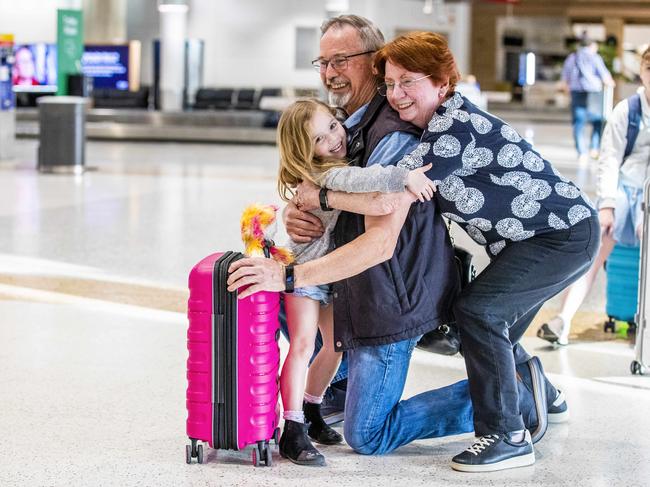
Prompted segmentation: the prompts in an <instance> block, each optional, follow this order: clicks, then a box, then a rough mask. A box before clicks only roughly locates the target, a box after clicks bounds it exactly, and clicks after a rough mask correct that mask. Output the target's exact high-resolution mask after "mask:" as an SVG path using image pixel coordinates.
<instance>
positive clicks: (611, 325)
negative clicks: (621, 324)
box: [603, 316, 616, 333]
mask: <svg viewBox="0 0 650 487" xmlns="http://www.w3.org/2000/svg"><path fill="white" fill-rule="evenodd" d="M603 331H604V332H605V333H607V332H608V331H611V332H612V333H616V322H615V321H614V318H612V317H611V316H610V317H609V318H608V319H607V321H606V322H605V324H604V325H603Z"/></svg>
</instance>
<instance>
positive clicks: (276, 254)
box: [241, 203, 293, 265]
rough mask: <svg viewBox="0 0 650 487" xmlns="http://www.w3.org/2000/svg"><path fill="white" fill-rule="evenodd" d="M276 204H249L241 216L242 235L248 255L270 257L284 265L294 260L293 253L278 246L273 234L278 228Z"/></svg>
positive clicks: (245, 251)
mask: <svg viewBox="0 0 650 487" xmlns="http://www.w3.org/2000/svg"><path fill="white" fill-rule="evenodd" d="M277 211H278V207H277V206H275V205H262V204H259V203H256V204H253V205H250V206H247V207H246V209H245V210H244V212H243V213H242V216H241V237H242V240H243V242H244V254H246V256H247V257H270V258H273V259H274V260H276V261H278V262H280V263H281V264H283V265H287V264H290V263H291V262H293V254H292V253H291V251H289V250H288V249H285V248H284V247H277V246H276V245H275V242H273V235H274V234H275V231H276V230H277V220H276V213H277Z"/></svg>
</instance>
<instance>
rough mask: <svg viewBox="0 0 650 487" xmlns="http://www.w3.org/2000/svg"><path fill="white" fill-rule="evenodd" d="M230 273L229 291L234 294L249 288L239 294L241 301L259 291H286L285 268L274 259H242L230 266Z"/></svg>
mask: <svg viewBox="0 0 650 487" xmlns="http://www.w3.org/2000/svg"><path fill="white" fill-rule="evenodd" d="M228 272H229V273H230V276H228V291H230V292H233V291H234V290H235V289H239V288H241V287H242V286H248V287H247V288H246V289H244V290H241V291H240V292H239V299H244V298H246V297H248V296H250V295H251V294H254V293H256V292H258V291H284V287H285V285H284V267H282V264H280V263H279V262H276V261H275V260H273V259H265V258H263V257H248V258H246V259H240V260H238V261H235V262H233V263H232V264H231V265H230V267H229V268H228Z"/></svg>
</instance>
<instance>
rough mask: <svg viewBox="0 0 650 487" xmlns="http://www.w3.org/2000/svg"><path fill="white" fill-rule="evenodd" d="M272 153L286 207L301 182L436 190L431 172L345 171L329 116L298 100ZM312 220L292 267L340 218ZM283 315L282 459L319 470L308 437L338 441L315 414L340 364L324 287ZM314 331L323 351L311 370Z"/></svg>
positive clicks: (342, 145) (288, 303)
mask: <svg viewBox="0 0 650 487" xmlns="http://www.w3.org/2000/svg"><path fill="white" fill-rule="evenodd" d="M278 148H279V151H280V171H279V176H278V191H279V192H280V196H281V197H282V199H284V200H285V201H288V200H289V199H290V198H291V196H293V191H292V188H295V187H296V186H297V185H298V184H299V183H300V182H301V181H304V180H307V181H311V182H313V183H315V184H317V185H319V186H321V187H326V188H328V189H333V190H337V191H346V192H350V193H362V192H384V193H386V192H398V191H404V190H405V188H406V189H408V190H409V191H411V192H412V193H413V194H415V195H416V196H417V197H418V198H419V199H420V201H424V200H430V199H431V197H432V196H433V191H434V190H435V188H434V185H433V182H432V181H431V180H429V179H428V178H427V177H426V176H425V175H424V172H426V171H427V170H428V169H429V168H430V166H426V167H422V168H419V169H416V170H413V171H409V170H408V169H406V168H398V167H395V166H388V167H383V166H381V165H378V164H376V165H372V166H369V167H366V168H360V167H351V166H348V165H347V161H346V160H345V156H346V153H347V140H346V132H345V129H344V128H343V126H342V125H341V124H340V123H339V121H338V120H337V119H336V118H335V117H334V111H333V110H332V109H330V107H328V106H327V105H325V104H324V103H322V102H320V101H317V100H304V101H298V102H296V103H294V104H293V105H291V106H290V107H289V108H287V109H286V110H285V111H284V113H283V114H282V117H281V118H280V122H279V124H278ZM313 213H314V214H315V215H316V216H317V217H319V218H320V219H321V221H322V222H323V225H324V226H325V232H324V234H323V236H322V237H321V238H320V239H317V240H314V241H312V242H309V243H306V244H298V243H295V242H291V244H290V248H291V250H292V251H293V253H294V255H295V259H296V263H297V264H300V263H304V262H307V261H310V260H312V259H315V258H318V257H321V256H323V255H325V254H326V253H327V252H328V251H329V250H331V239H330V233H331V231H332V230H333V228H334V225H335V224H336V220H337V217H338V214H339V212H338V211H336V210H334V211H327V212H325V211H321V210H314V211H313ZM285 308H286V313H287V326H288V329H289V336H290V338H291V342H290V347H289V353H288V355H287V358H286V360H285V362H284V366H283V368H282V374H281V377H280V390H281V392H282V402H283V406H284V415H283V417H284V420H285V423H284V431H283V433H282V438H281V439H280V454H281V455H282V456H283V457H285V458H288V459H289V460H291V461H292V462H294V463H297V464H299V465H324V464H325V459H324V457H323V456H322V455H321V454H320V453H319V452H318V450H317V449H316V448H314V446H313V445H312V443H311V441H310V440H309V437H311V438H312V439H314V440H315V441H317V442H319V443H322V444H326V445H327V444H335V443H340V442H341V441H342V440H343V438H342V437H341V435H340V434H339V433H337V432H336V431H334V430H333V429H332V428H331V427H329V426H328V425H327V424H325V422H324V421H323V418H322V416H321V413H320V403H321V402H322V398H323V394H324V392H325V389H326V388H327V386H328V385H329V383H330V381H331V380H332V378H333V377H334V374H335V373H336V370H337V369H338V366H339V363H340V360H341V354H340V353H337V352H335V351H334V339H333V326H334V324H333V321H334V320H333V313H332V306H331V305H330V287H329V286H313V287H305V288H298V289H295V290H294V292H293V293H288V294H285ZM319 328H320V331H321V335H322V337H323V347H322V348H321V350H320V352H319V353H318V355H317V356H316V358H315V359H314V360H313V362H312V364H311V366H310V365H309V360H310V358H311V357H312V354H313V352H314V340H315V338H316V333H317V332H318V329H319ZM308 368H309V371H307V370H308ZM305 377H306V378H307V385H306V387H305ZM303 400H304V404H303ZM305 420H306V421H307V422H308V423H310V424H309V426H307V425H306V424H305Z"/></svg>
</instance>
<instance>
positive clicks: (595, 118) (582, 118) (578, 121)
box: [571, 91, 603, 155]
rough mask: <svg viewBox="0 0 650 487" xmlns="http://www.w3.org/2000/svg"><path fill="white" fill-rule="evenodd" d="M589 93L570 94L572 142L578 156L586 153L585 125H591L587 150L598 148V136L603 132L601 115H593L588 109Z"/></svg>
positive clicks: (575, 92) (577, 92) (576, 92)
mask: <svg viewBox="0 0 650 487" xmlns="http://www.w3.org/2000/svg"><path fill="white" fill-rule="evenodd" d="M588 98H589V93H588V92H586V91H572V92H571V118H572V122H573V141H574V142H575V145H576V150H577V151H578V155H583V154H586V153H587V148H586V147H585V141H584V139H583V132H584V130H585V125H587V123H591V127H592V128H591V140H590V143H589V149H595V150H598V149H599V148H600V135H601V133H602V130H603V117H602V114H598V113H594V112H592V111H590V109H589V102H588Z"/></svg>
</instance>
